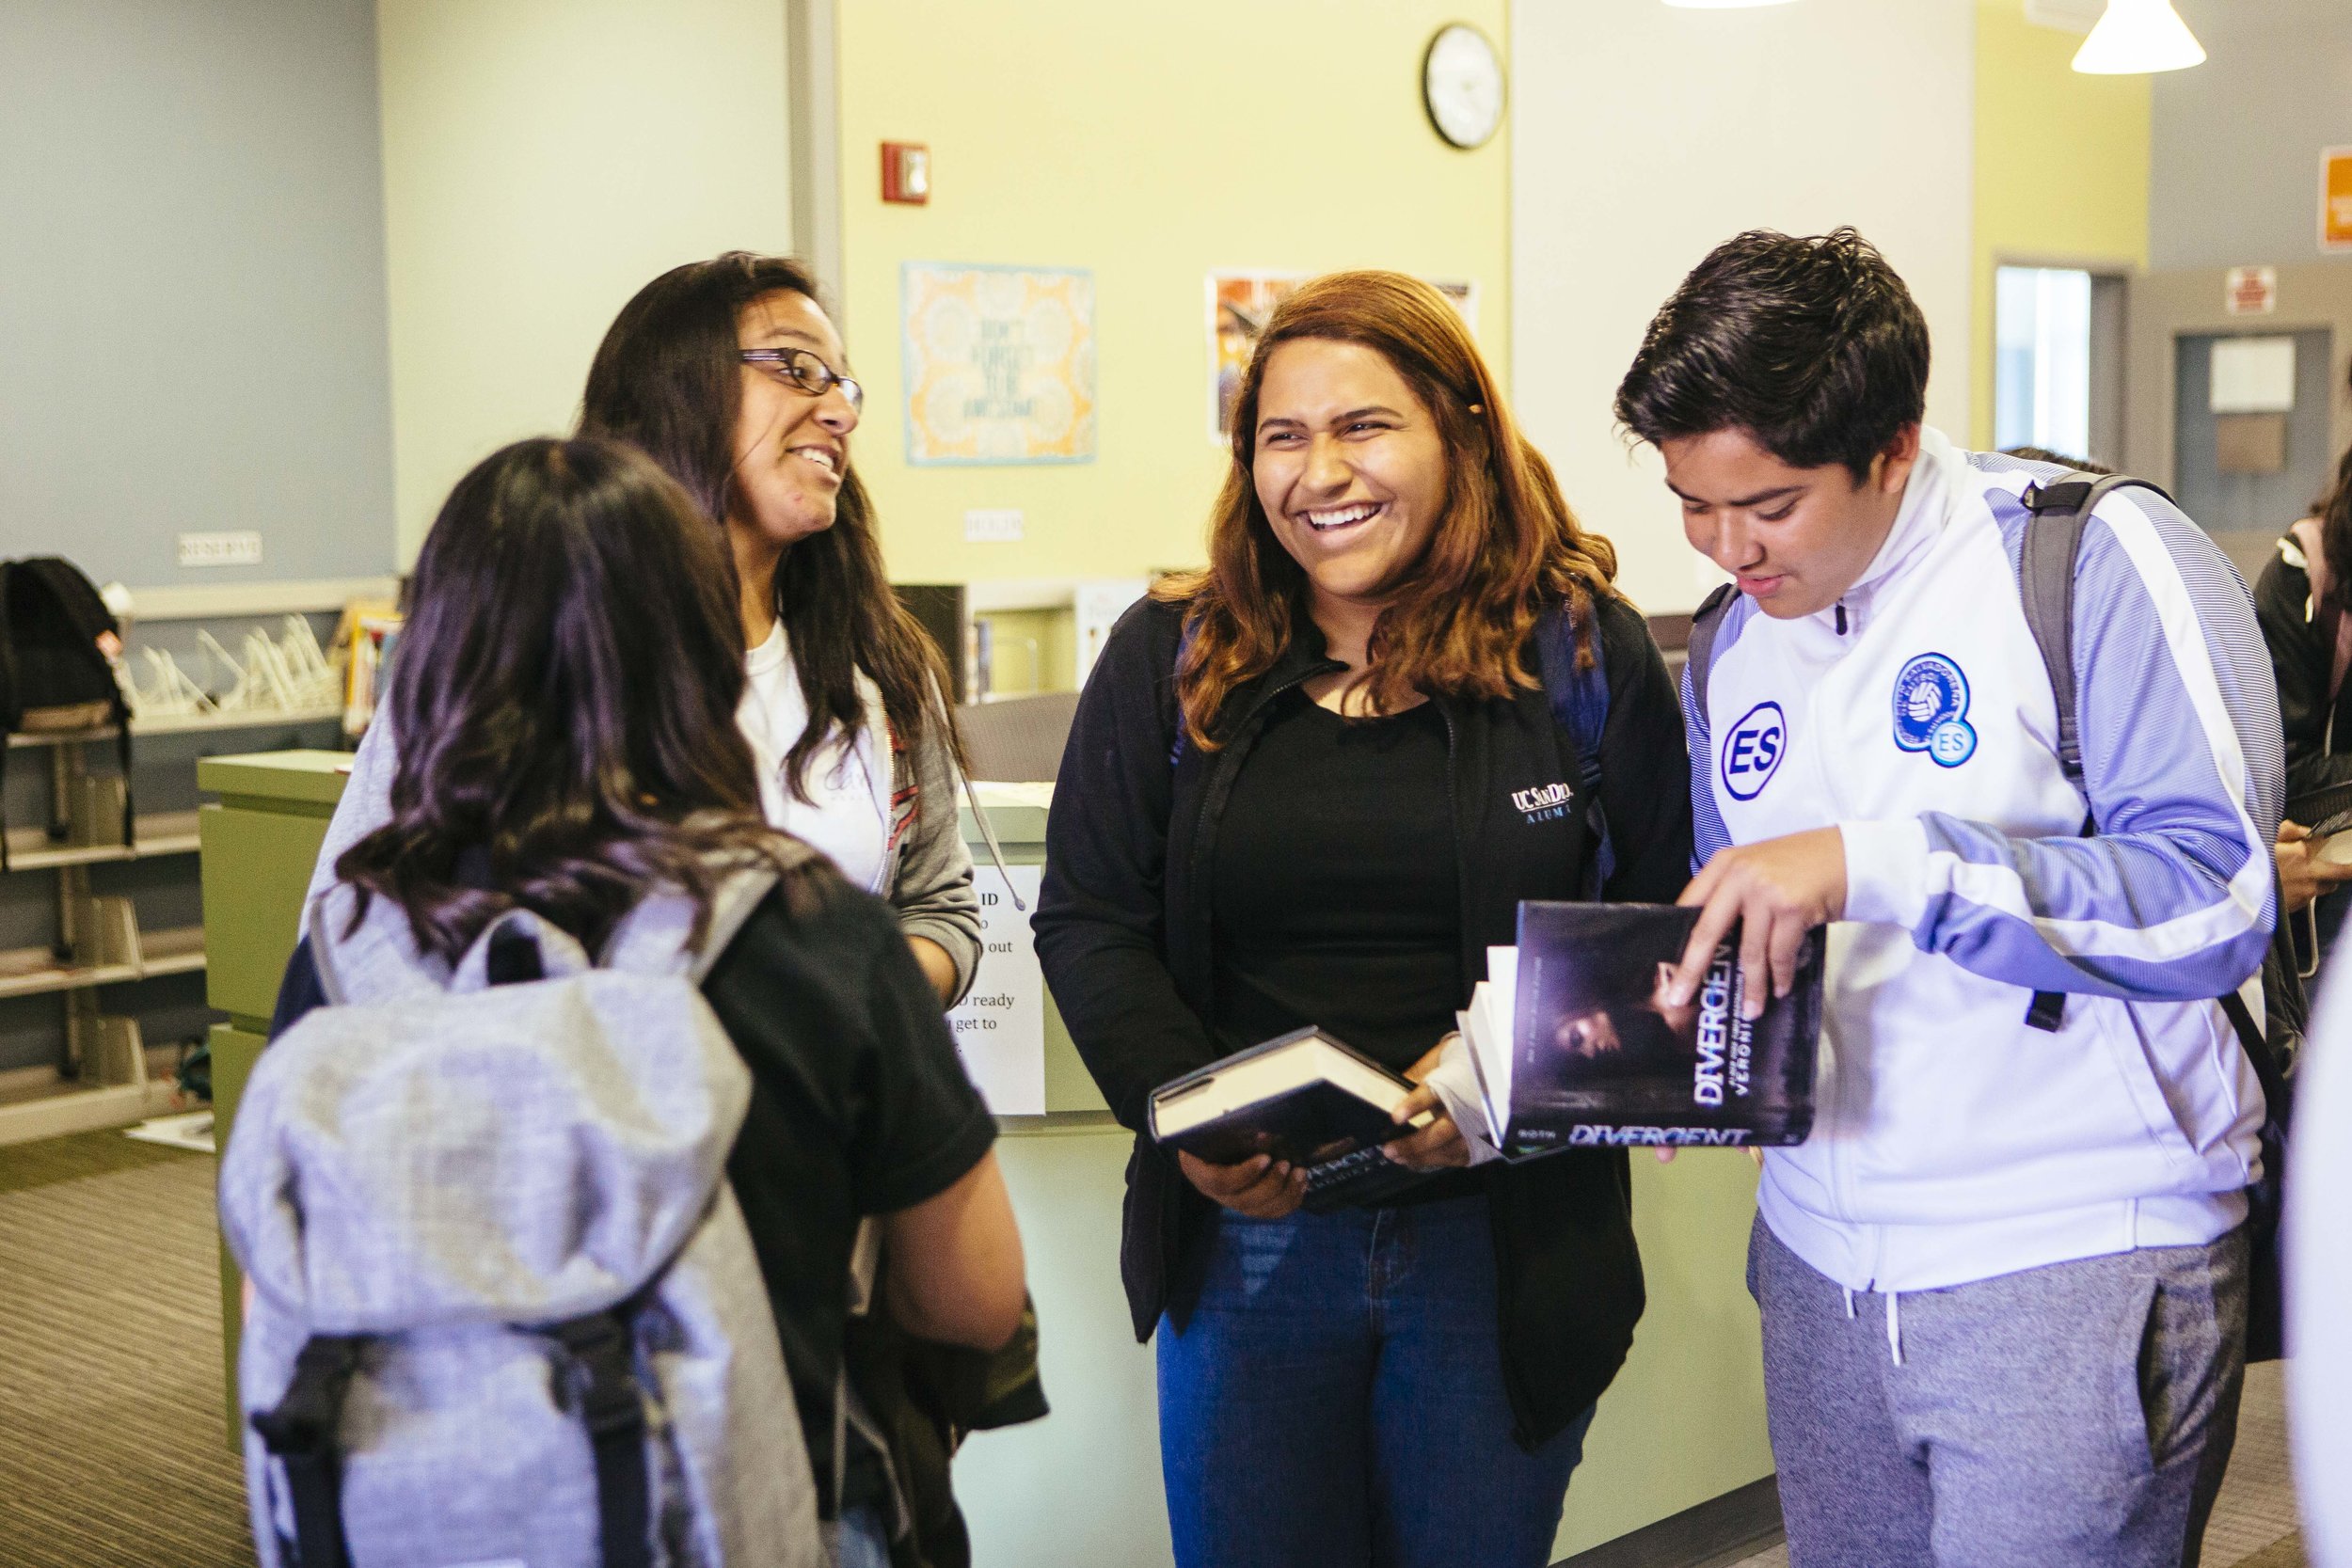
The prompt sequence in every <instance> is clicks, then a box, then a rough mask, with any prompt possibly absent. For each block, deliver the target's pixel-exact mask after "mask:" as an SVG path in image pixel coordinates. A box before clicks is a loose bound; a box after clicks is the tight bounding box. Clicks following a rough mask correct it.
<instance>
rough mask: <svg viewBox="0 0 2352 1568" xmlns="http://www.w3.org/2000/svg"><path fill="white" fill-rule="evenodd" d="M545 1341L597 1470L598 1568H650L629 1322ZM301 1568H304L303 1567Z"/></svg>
mask: <svg viewBox="0 0 2352 1568" xmlns="http://www.w3.org/2000/svg"><path fill="white" fill-rule="evenodd" d="M548 1336H549V1337H550V1338H553V1339H554V1340H555V1341H556V1342H557V1343H558V1344H560V1345H562V1346H563V1347H564V1350H566V1351H567V1352H569V1353H570V1355H571V1363H572V1379H571V1384H570V1390H571V1394H572V1398H573V1400H574V1401H575V1402H576V1403H577V1407H578V1409H579V1411H580V1420H581V1422H582V1423H583V1424H584V1425H586V1427H587V1428H588V1442H589V1446H590V1449H591V1450H592V1451H593V1452H594V1454H595V1456H596V1520H597V1529H598V1534H599V1538H600V1539H601V1540H602V1542H603V1544H604V1568H651V1565H652V1562H653V1544H652V1522H653V1506H652V1501H653V1499H652V1489H651V1483H650V1481H648V1480H647V1478H646V1475H645V1403H644V1395H643V1393H642V1391H641V1390H640V1388H639V1386H638V1382H637V1365H636V1352H635V1349H634V1346H633V1343H632V1338H633V1337H632V1335H631V1334H630V1332H629V1325H628V1318H627V1316H626V1315H624V1314H623V1313H622V1312H620V1311H618V1310H615V1311H611V1312H597V1313H595V1314H593V1315H591V1316H589V1317H585V1318H575V1319H573V1320H572V1321H571V1322H570V1323H558V1324H556V1325H555V1326H554V1327H553V1328H551V1329H549V1330H548ZM304 1568H309V1564H308V1563H307V1562H306V1563H305V1564H304Z"/></svg>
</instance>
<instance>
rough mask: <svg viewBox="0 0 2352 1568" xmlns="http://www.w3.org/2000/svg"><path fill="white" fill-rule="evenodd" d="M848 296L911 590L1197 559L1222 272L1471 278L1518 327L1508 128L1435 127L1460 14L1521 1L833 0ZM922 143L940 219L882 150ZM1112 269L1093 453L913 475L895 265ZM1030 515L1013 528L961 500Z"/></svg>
mask: <svg viewBox="0 0 2352 1568" xmlns="http://www.w3.org/2000/svg"><path fill="white" fill-rule="evenodd" d="M839 18H840V72H841V75H840V82H841V93H840V101H841V104H842V114H841V145H842V153H841V157H842V165H843V169H842V182H843V187H842V188H843V194H842V208H843V213H842V232H843V258H844V261H843V264H844V269H845V282H844V286H843V287H844V293H845V294H846V298H845V300H844V301H843V302H842V306H843V315H844V318H845V321H844V326H845V331H846V336H847V339H848V342H849V346H850V358H851V360H852V361H853V363H854V364H855V366H856V368H857V373H858V374H859V376H860V377H861V379H863V380H864V381H865V382H866V386H867V387H868V388H870V395H869V399H868V402H867V407H866V424H865V426H864V427H863V428H862V429H861V430H860V431H859V433H858V436H857V439H856V442H855V446H854V451H855V454H856V455H855V461H856V463H857V466H858V467H859V469H860V470H861V471H862V472H863V473H864V474H865V476H866V482H867V483H868V484H869V485H871V487H872V488H873V491H874V494H875V497H876V499H877V501H878V502H879V505H880V510H881V515H882V537H883V542H884V546H885V548H886V550H887V552H888V555H889V563H890V569H891V574H892V575H893V576H894V577H896V578H901V579H917V580H930V581H939V580H960V579H976V578H1038V577H1071V576H1079V577H1105V576H1122V575H1132V574H1137V573H1141V572H1143V571H1145V570H1147V569H1149V568H1152V567H1155V566H1168V565H1184V564H1189V563H1192V562H1198V561H1200V559H1201V557H1202V548H1201V525H1202V521H1203V519H1204V518H1205V516H1206V515H1207V513H1208V508H1209V503H1210V501H1211V499H1213V498H1214V496H1215V494H1216V486H1217V483H1218V482H1219V480H1220V479H1221V478H1222V476H1223V472H1224V466H1225V462H1226V459H1225V458H1224V457H1223V455H1222V453H1221V452H1220V451H1219V450H1218V449H1217V448H1216V447H1215V446H1213V445H1212V444H1211V442H1210V439H1209V436H1208V432H1207V420H1208V416H1207V399H1208V391H1207V377H1208V346H1207V340H1206V330H1207V329H1206V325H1205V320H1206V306H1205V304H1204V288H1205V284H1204V278H1205V276H1206V274H1207V273H1208V272H1209V271H1210V269H1212V268H1214V267H1256V268H1265V269H1274V270H1299V271H1309V272H1313V271H1326V270H1329V269H1333V268H1338V267H1346V266H1393V267H1399V268H1403V269H1406V270H1409V271H1415V272H1420V273H1422V274H1424V275H1429V276H1437V275H1445V276H1449V277H1470V278H1471V279H1473V280H1474V281H1475V282H1476V283H1477V284H1478V285H1479V289H1480V300H1479V312H1480V315H1479V336H1480V339H1481V341H1483V342H1484V343H1485V344H1486V349H1487V352H1488V353H1489V354H1491V355H1495V356H1498V367H1499V368H1500V367H1501V360H1500V356H1502V353H1503V351H1504V346H1505V345H1507V343H1508V342H1509V341H1510V338H1509V322H1508V319H1507V311H1508V306H1509V301H1508V287H1507V285H1508V278H1507V277H1506V275H1505V270H1504V268H1505V263H1506V253H1507V242H1508V223H1509V208H1508V196H1509V182H1508V163H1507V158H1506V147H1505V143H1506V141H1507V139H1508V135H1509V133H1508V131H1507V130H1505V131H1504V132H1502V133H1501V134H1499V135H1497V136H1496V137H1495V139H1494V140H1493V141H1490V142H1488V143H1487V144H1486V146H1485V147H1484V148H1482V149H1479V150H1476V151H1473V152H1460V151H1455V150H1453V149H1450V148H1448V147H1447V146H1445V145H1444V144H1443V143H1441V142H1440V141H1439V140H1438V137H1437V135H1436V133H1434V132H1433V131H1432V130H1431V129H1430V128H1429V124H1428V120H1427V119H1426V117H1425V116H1424V115H1423V113H1422V103H1421V93H1420V73H1421V57H1422V49H1423V48H1424V46H1425V45H1426V44H1427V42H1428V40H1429V38H1430V36H1431V35H1432V34H1433V33H1434V32H1435V31H1436V30H1437V28H1438V26H1439V25H1441V24H1444V23H1447V22H1451V21H1468V22H1470V23H1473V24H1476V25H1477V26H1478V27H1480V28H1481V29H1482V30H1483V31H1485V32H1486V35H1487V37H1488V38H1490V39H1492V40H1494V42H1495V44H1496V46H1497V47H1498V49H1501V48H1503V47H1505V44H1506V38H1507V30H1506V17H1505V4H1504V0H1289V3H1287V4H1284V5H1281V6H1267V5H1263V4H1258V3H1253V0H1195V3H1192V4H1187V5H1184V6H1155V7H1148V8H1136V7H1131V6H1120V5H1104V4H1103V3H1102V0H1024V3H1023V4H1021V5H1020V6H1017V7H989V8H975V7H973V6H971V5H970V4H968V3H959V0H857V3H856V4H854V5H845V6H843V7H842V8H840V11H839ZM884 140H891V141H916V142H924V143H927V144H929V146H930V151H931V167H932V180H933V190H932V195H931V198H930V205H929V206H925V207H902V206H885V205H884V204H883V203H882V199H881V184H880V166H881V158H880V152H879V146H880V144H881V143H882V141H884ZM905 261H986V262H997V263H1009V264H1023V265H1035V266H1056V267H1088V268H1091V269H1092V270H1093V272H1094V283H1095V295H1096V304H1095V331H1096V344H1097V362H1098V365H1099V372H1098V373H1099V382H1098V388H1097V390H1098V408H1099V416H1098V418H1099V425H1098V441H1097V456H1096V459H1095V461H1094V462H1092V463H1090V464H1084V465H1076V466H1070V467H923V468H917V467H910V466H909V465H908V464H907V462H906V460H905V453H906V434H905V428H904V418H905V417H904V412H903V405H902V401H901V396H900V374H899V364H898V290H899V267H900V264H901V263H902V262H905ZM972 507H1017V508H1019V509H1020V510H1021V511H1022V512H1023V513H1024V514H1025V536H1024V538H1023V539H1022V540H1020V541H1019V542H1017V543H1002V544H966V543H964V541H963V513H964V511H965V509H967V508H972Z"/></svg>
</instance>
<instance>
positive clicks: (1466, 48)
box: [1421, 22, 1502, 148]
mask: <svg viewBox="0 0 2352 1568" xmlns="http://www.w3.org/2000/svg"><path fill="white" fill-rule="evenodd" d="M1421 101H1422V106H1423V107H1425V108H1427V109H1428V111H1429V123H1430V124H1431V125H1433V126H1435V127H1436V128H1437V132H1438V135H1440V136H1443V137H1444V138H1445V139H1446V140H1447V141H1448V142H1449V143H1451V144H1452V145H1454V146H1455V147H1460V148H1471V147H1479V146H1483V145H1485V143H1486V140H1487V138H1489V137H1491V136H1492V135H1494V134H1495V132H1496V130H1497V129H1498V128H1499V127H1500V126H1501V125H1502V59H1501V57H1500V56H1498V55H1496V54H1495V46H1494V45H1493V44H1492V43H1491V42H1489V41H1487V39H1486V34H1484V33H1482V32H1480V31H1479V30H1478V29H1477V28H1475V27H1473V26H1471V25H1470V24H1468V23H1466V22H1454V23H1450V24H1447V25H1445V26H1443V27H1440V28H1438V36H1437V37H1435V38H1433V39H1431V40H1429V49H1428V52H1427V53H1426V54H1424V55H1422V58H1421Z"/></svg>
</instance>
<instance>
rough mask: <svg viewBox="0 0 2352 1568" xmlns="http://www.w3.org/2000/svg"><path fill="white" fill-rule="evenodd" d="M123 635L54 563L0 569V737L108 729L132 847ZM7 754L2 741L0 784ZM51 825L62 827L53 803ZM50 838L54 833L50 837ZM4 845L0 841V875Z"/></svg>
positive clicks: (70, 572)
mask: <svg viewBox="0 0 2352 1568" xmlns="http://www.w3.org/2000/svg"><path fill="white" fill-rule="evenodd" d="M121 639H122V628H121V626H120V625H119V623H118V622H117V621H116V620H115V617H114V612H113V611H112V610H108V609H107V608H106V601H105V600H104V599H103V598H101V597H99V594H98V590H97V588H96V587H94V586H93V585H92V584H91V582H90V579H89V578H87V577H84V576H83V575H82V573H81V571H80V570H79V569H78V568H77V567H75V566H74V565H73V564H72V562H68V561H61V560H59V559H58V558H56V556H39V557H34V558H31V559H28V560H24V561H9V562H0V736H11V735H19V734H24V735H33V734H54V733H56V732H59V731H68V730H88V729H96V728H97V727H98V726H100V725H102V724H111V725H113V726H114V730H115V736H116V741H117V744H118V746H119V752H120V756H121V759H122V842H123V843H124V844H126V845H128V844H130V843H131V842H132V841H133V835H132V827H131V821H132V811H131V705H130V703H129V702H128V701H127V700H126V699H125V697H124V696H123V691H122V686H121V683H120V682H119V681H118V680H116V679H115V672H114V664H113V657H114V656H115V655H117V654H119V653H120V652H121V648H122V641H121ZM7 757H8V750H7V747H6V744H5V742H4V741H0V780H4V779H5V775H6V768H7ZM57 806H58V809H57V811H56V813H55V819H63V818H64V817H65V816H66V815H67V813H66V811H65V809H64V807H65V802H63V801H59V802H57ZM52 832H56V830H55V829H53V830H52ZM7 869H8V839H7V835H6V834H5V833H0V871H5V870H7Z"/></svg>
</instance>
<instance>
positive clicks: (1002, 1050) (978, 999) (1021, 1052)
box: [947, 862, 1045, 1117]
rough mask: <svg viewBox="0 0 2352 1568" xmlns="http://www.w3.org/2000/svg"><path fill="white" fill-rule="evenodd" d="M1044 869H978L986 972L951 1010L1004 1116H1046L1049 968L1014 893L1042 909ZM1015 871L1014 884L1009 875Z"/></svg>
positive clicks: (988, 1097)
mask: <svg viewBox="0 0 2352 1568" xmlns="http://www.w3.org/2000/svg"><path fill="white" fill-rule="evenodd" d="M1043 870H1044V868H1043V867H1042V866H1036V865H1015V866H1008V867H1007V868H1006V871H998V870H997V869H996V867H994V866H993V865H991V864H988V863H986V862H983V863H980V864H979V865H977V866H976V867H974V868H973V875H972V885H973V887H974V888H975V889H976V890H977V892H978V894H979V896H980V972H979V974H978V977H977V978H976V979H975V980H974V981H973V983H972V994H971V995H969V996H967V997H965V998H964V999H963V1004H962V1006H959V1007H957V1008H956V1009H955V1010H954V1011H953V1012H951V1013H949V1014H948V1015H947V1026H948V1027H949V1028H950V1029H952V1030H954V1031H955V1036H956V1054H957V1055H959V1056H961V1057H962V1058H963V1070H964V1071H965V1072H967V1073H969V1074H971V1076H972V1082H973V1084H974V1085H976V1086H977V1088H978V1089H979V1091H980V1098H981V1099H983V1100H985V1101H988V1108H989V1109H990V1110H991V1111H993V1112H994V1113H995V1114H996V1115H998V1116H1000V1117H1041V1116H1043V1115H1044V1114H1045V972H1044V971H1043V970H1042V969H1041V968H1040V967H1039V965H1038V961H1037V949H1036V948H1035V947H1033V946H1032V945H1030V942H1029V917H1028V916H1027V915H1026V914H1025V913H1024V912H1022V911H1020V910H1018V909H1016V908H1014V907H1013V902H1012V896H1011V895H1013V894H1015V893H1018V894H1019V895H1021V902H1022V903H1024V904H1025V905H1027V906H1028V908H1030V909H1032V910H1034V909H1036V908H1037V890H1038V879H1039V877H1040V876H1041V873H1042V872H1043ZM1007 872H1009V873H1010V875H1011V878H1012V882H1011V885H1010V887H1008V886H1007V885H1006V881H1005V878H1006V874H1007Z"/></svg>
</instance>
